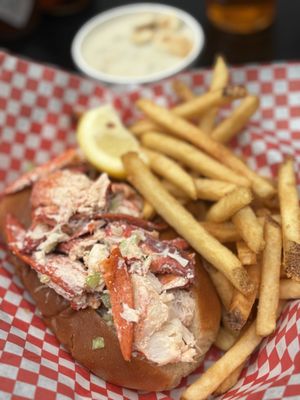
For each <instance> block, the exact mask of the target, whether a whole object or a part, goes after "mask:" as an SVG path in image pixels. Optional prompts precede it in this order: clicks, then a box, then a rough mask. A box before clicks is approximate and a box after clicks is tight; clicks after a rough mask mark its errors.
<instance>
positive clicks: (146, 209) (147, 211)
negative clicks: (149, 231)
mask: <svg viewBox="0 0 300 400" xmlns="http://www.w3.org/2000/svg"><path fill="white" fill-rule="evenodd" d="M154 215H155V210H154V208H153V206H152V205H151V204H150V203H148V201H146V200H144V206H143V218H144V219H147V220H148V219H152V218H153V217H154Z"/></svg>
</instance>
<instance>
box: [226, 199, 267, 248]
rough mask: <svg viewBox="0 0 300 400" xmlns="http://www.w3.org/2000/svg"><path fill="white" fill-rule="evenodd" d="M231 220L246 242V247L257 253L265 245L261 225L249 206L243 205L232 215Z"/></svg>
mask: <svg viewBox="0 0 300 400" xmlns="http://www.w3.org/2000/svg"><path fill="white" fill-rule="evenodd" d="M232 221H233V223H234V225H235V227H236V229H237V231H238V232H239V234H240V235H241V237H242V238H243V239H244V241H245V242H246V243H247V245H248V247H249V248H250V249H251V250H252V251H254V253H256V254H258V253H259V252H260V251H262V250H263V248H264V246H265V242H264V235H263V226H262V225H261V224H260V223H259V221H258V219H257V217H256V215H255V214H254V211H253V210H252V208H251V207H250V206H246V207H243V208H242V209H240V210H239V211H238V212H237V213H236V214H235V215H233V217H232Z"/></svg>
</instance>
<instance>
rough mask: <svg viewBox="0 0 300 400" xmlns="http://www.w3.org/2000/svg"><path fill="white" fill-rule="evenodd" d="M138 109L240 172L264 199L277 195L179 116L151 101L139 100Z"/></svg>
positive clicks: (220, 145) (217, 144) (272, 188)
mask: <svg viewBox="0 0 300 400" xmlns="http://www.w3.org/2000/svg"><path fill="white" fill-rule="evenodd" d="M137 105H138V107H139V108H140V109H141V110H142V111H143V112H144V113H145V114H146V115H147V116H148V117H149V118H151V119H152V120H153V121H155V122H156V123H158V124H159V125H162V126H163V127H164V128H166V129H168V131H169V132H171V133H173V134H174V135H176V136H178V137H179V138H182V139H185V140H187V141H188V142H190V143H192V144H194V145H195V146H196V147H198V148H200V149H202V150H204V151H205V152H207V153H208V154H209V155H210V156H211V157H213V158H215V159H217V160H219V161H220V162H222V163H223V164H225V165H226V166H227V167H229V168H231V169H232V170H234V171H235V172H238V173H240V174H242V175H243V176H245V177H246V178H247V179H248V180H250V181H251V184H252V188H253V191H254V192H255V193H256V194H257V195H258V196H259V197H262V198H268V197H271V196H272V195H273V194H274V193H275V189H274V187H273V185H272V184H271V183H270V182H269V181H268V180H266V179H264V178H262V177H261V176H259V175H258V174H257V173H255V172H254V171H252V170H251V169H250V168H249V167H248V166H247V165H246V164H245V163H244V162H243V161H242V160H241V159H240V158H238V157H237V156H236V155H234V154H233V152H232V151H231V150H229V149H228V148H226V147H225V146H224V145H223V144H221V143H218V142H217V141H215V140H214V139H212V138H211V137H210V136H208V135H206V134H205V133H204V132H203V131H202V130H200V129H199V128H197V127H196V126H195V125H193V124H191V123H190V122H188V121H186V120H184V119H183V118H181V117H179V116H177V115H176V114H175V113H174V112H172V111H170V110H167V109H164V108H163V107H160V106H158V105H157V104H154V103H153V102H151V101H150V100H146V99H143V100H139V101H138V102H137Z"/></svg>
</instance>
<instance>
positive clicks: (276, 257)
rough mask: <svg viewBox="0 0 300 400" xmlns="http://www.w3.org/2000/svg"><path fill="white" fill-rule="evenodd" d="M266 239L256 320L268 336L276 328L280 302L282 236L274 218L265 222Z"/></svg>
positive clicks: (263, 333) (263, 334)
mask: <svg viewBox="0 0 300 400" xmlns="http://www.w3.org/2000/svg"><path fill="white" fill-rule="evenodd" d="M265 240H266V246H265V249H264V252H263V261H262V271H261V283H260V290H259V302H258V311H257V320H256V322H257V325H256V332H257V334H258V335H260V336H268V335H270V334H271V333H272V332H273V331H274V330H275V328H276V312H277V308H278V303H279V280H280V266H281V250H282V238H281V230H280V226H279V225H278V224H277V222H275V221H274V220H272V218H267V220H266V223H265Z"/></svg>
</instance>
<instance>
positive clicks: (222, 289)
mask: <svg viewBox="0 0 300 400" xmlns="http://www.w3.org/2000/svg"><path fill="white" fill-rule="evenodd" d="M204 265H205V269H206V271H207V272H208V274H209V276H210V279H211V280H212V281H213V284H214V286H215V289H216V291H217V293H218V295H219V298H220V300H221V302H222V304H223V306H224V307H225V309H226V310H229V307H230V304H231V301H232V296H233V286H232V284H231V283H230V282H229V280H228V279H227V278H226V276H225V275H224V274H223V273H222V272H220V271H218V270H217V269H216V268H214V267H212V266H211V265H209V264H208V263H205V264H204Z"/></svg>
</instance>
